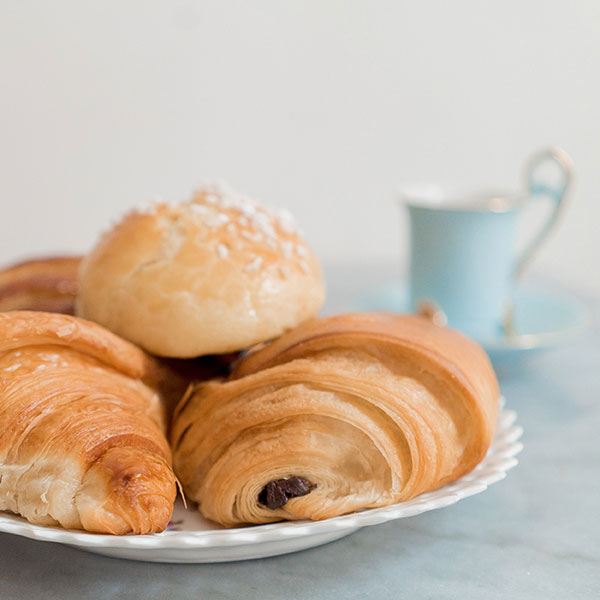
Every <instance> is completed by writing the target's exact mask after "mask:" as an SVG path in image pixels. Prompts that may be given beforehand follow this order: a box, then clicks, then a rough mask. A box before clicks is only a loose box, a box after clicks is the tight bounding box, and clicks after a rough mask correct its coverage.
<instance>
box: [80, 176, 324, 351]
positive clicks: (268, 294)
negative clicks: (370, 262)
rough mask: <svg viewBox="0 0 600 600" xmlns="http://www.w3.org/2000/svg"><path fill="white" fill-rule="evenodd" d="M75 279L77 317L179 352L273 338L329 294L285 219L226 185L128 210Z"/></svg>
mask: <svg viewBox="0 0 600 600" xmlns="http://www.w3.org/2000/svg"><path fill="white" fill-rule="evenodd" d="M79 282H80V287H81V291H80V295H79V297H78V300H77V314H78V315H79V316H82V317H85V318H89V319H91V320H93V321H96V322H98V323H100V324H102V325H104V326H105V327H108V328H109V329H111V330H112V331H115V332H116V333H118V334H119V335H122V336H123V337H125V338H127V339H130V340H132V341H133V342H135V343H136V344H139V345H140V346H142V347H143V348H145V349H146V350H148V351H150V352H152V353H153V354H157V355H159V356H168V357H178V358H190V357H196V356H202V355H207V354H224V353H229V352H235V351H238V350H242V349H244V348H247V347H248V346H250V345H252V344H255V343H257V342H260V341H264V340H267V339H271V338H273V337H276V336H278V335H280V334H281V333H282V332H284V331H286V330H287V329H290V328H291V327H294V326H296V325H298V324H299V323H301V322H303V321H305V320H307V319H309V318H311V317H312V316H314V315H315V314H316V312H317V311H318V310H319V308H320V307H321V305H322V304H323V300H324V286H323V281H322V274H321V268H320V265H319V262H318V260H317V259H316V257H315V256H314V254H313V253H312V251H311V250H310V249H309V248H308V246H307V245H306V244H305V242H304V241H303V239H302V237H301V235H300V233H299V232H298V231H297V230H296V229H295V228H294V227H293V225H292V224H291V221H290V219H289V217H288V216H287V215H276V214H275V213H273V212H271V211H268V210H266V209H265V208H263V207H261V206H260V205H259V204H257V203H256V202H254V201H252V200H250V199H248V198H245V197H243V196H241V195H239V194H237V193H235V192H233V191H231V190H229V189H228V188H223V187H222V186H207V187H205V188H204V189H202V190H199V191H198V192H197V193H196V195H195V196H194V197H193V198H192V199H191V200H190V201H189V202H184V203H182V204H179V205H176V206H172V205H169V204H159V205H156V206H155V207H153V208H152V209H150V210H148V211H145V212H132V213H130V214H129V215H127V216H125V217H124V218H123V219H122V220H121V221H120V223H118V224H117V225H116V226H115V227H114V228H113V229H112V230H111V231H109V232H108V233H106V234H105V235H104V236H103V237H102V239H101V240H100V241H99V242H98V244H97V245H96V247H95V248H94V249H93V250H92V251H91V252H90V253H89V255H88V256H86V258H85V259H84V261H83V263H82V266H81V269H80V274H79Z"/></svg>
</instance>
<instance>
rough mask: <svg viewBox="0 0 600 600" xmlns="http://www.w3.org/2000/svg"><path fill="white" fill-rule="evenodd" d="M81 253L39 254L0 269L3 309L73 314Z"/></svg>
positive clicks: (1, 305) (0, 294)
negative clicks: (74, 254) (77, 254)
mask: <svg viewBox="0 0 600 600" xmlns="http://www.w3.org/2000/svg"><path fill="white" fill-rule="evenodd" d="M80 261H81V257H79V256H52V257H47V258H36V259H33V260H28V261H25V262H22V263H19V264H16V265H12V266H10V267H7V268H5V269H3V270H2V271H0V311H7V310H41V311H47V312H58V313H64V314H70V315H72V314H74V312H75V296H76V295H77V289H78V284H77V269H78V268H79V263H80Z"/></svg>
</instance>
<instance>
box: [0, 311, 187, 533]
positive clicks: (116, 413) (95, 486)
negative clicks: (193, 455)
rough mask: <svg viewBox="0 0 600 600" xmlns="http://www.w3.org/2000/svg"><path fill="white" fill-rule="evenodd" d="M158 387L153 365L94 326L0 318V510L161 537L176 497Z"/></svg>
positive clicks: (37, 316)
mask: <svg viewBox="0 0 600 600" xmlns="http://www.w3.org/2000/svg"><path fill="white" fill-rule="evenodd" d="M168 385H169V386H172V385H173V384H172V382H169V383H168ZM165 389H166V384H165V381H164V373H163V370H162V367H161V366H160V365H158V363H156V361H154V360H153V359H152V358H151V357H149V356H148V355H147V354H145V353H144V352H143V351H142V350H140V349H139V348H137V347H135V346H134V345H132V344H130V343H129V342H127V341H125V340H122V339H120V338H118V337H117V336H116V335H114V334H112V333H111V332H109V331H107V330H106V329H104V328H103V327H100V326H99V325H96V324H94V323H90V322H88V321H84V320H82V319H78V318H76V317H70V316H66V315H60V314H50V313H45V312H28V311H15V312H4V313H0V510H8V511H12V512H14V513H18V514H20V515H22V516H23V517H25V518H26V519H27V520H28V521H30V522H32V523H36V524H41V525H61V526H62V527H66V528H70V529H85V530H88V531H93V532H99V533H113V534H125V533H152V532H158V531H162V530H163V529H164V528H165V527H166V525H167V523H168V522H169V518H170V516H171V513H172V510H173V502H174V499H175V494H176V486H175V476H174V474H173V471H172V469H171V452H170V449H169V445H168V442H167V439H166V437H165V430H166V424H165V421H166V415H165V404H164V400H165V398H164V394H165V392H164V390H165Z"/></svg>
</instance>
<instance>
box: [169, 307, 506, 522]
mask: <svg viewBox="0 0 600 600" xmlns="http://www.w3.org/2000/svg"><path fill="white" fill-rule="evenodd" d="M497 402H498V384H497V381H496V377H495V374H494V371H493V369H492V367H491V365H490V362H489V360H488V359H487V357H486V355H485V353H484V352H483V350H481V348H479V347H478V346H477V345H476V344H475V343H474V342H472V341H470V340H468V339H467V338H465V337H464V336H462V335H460V334H458V333H457V332H454V331H452V330H449V329H445V328H440V327H437V326H435V325H432V324H431V323H429V322H428V321H426V320H425V319H422V318H419V317H413V316H398V315H386V314H377V313H373V314H351V315H341V316H337V317H329V318H325V319H317V320H314V321H311V322H309V323H306V324H304V325H302V326H300V327H299V328H297V329H295V330H293V331H290V332H288V333H287V334H285V335H284V336H282V337H281V338H280V339H278V340H276V341H275V342H273V343H272V344H270V345H268V346H266V347H262V348H261V349H258V350H257V351H256V352H254V353H251V354H250V355H248V356H247V357H246V358H245V359H244V360H242V362H241V363H240V364H239V365H238V367H237V368H236V370H235V371H234V373H233V374H232V376H231V377H230V379H229V380H227V381H224V382H221V381H214V382H209V383H205V384H202V385H199V386H197V387H195V388H193V389H192V390H190V392H189V393H188V394H187V396H186V397H185V398H184V399H183V400H182V401H181V403H180V404H179V406H178V408H177V411H176V414H175V418H174V426H173V431H172V444H173V452H174V464H175V469H176V472H177V473H178V476H179V477H180V479H181V481H182V483H183V485H184V489H185V490H186V494H187V495H188V497H189V498H191V499H192V500H195V501H197V502H198V503H199V507H200V510H201V511H202V512H203V514H204V515H205V516H207V517H209V518H211V519H214V520H216V521H218V522H220V523H222V524H224V525H228V526H231V525H235V524H239V523H243V522H252V523H262V522H269V521H276V520H280V519H302V518H311V519H322V518H327V517H331V516H335V515H337V514H342V513H345V512H349V511H353V510H357V509H360V508H365V507H374V506H382V505H386V504H390V503H393V502H398V501H401V500H406V499H409V498H412V497H414V496H416V495H418V494H421V493H423V492H425V491H428V490H432V489H435V488H437V487H439V486H441V485H443V484H444V483H446V482H448V481H452V480H455V479H456V478H458V477H460V476H461V475H463V474H464V473H466V472H468V471H470V470H471V469H472V468H473V467H474V466H475V465H476V464H477V463H478V462H479V461H480V460H481V459H482V458H483V456H484V454H485V452H486V450H487V448H488V447H489V445H490V443H491V439H492V436H493V432H494V427H495V422H496V416H497ZM291 476H297V477H301V478H304V479H306V480H308V481H310V482H311V483H313V484H316V486H317V487H316V488H315V489H313V490H312V491H311V492H310V493H308V494H306V495H304V496H302V497H297V498H293V499H291V500H289V502H287V504H285V505H284V506H282V507H279V508H276V509H269V508H266V507H265V506H262V505H261V504H260V502H259V501H258V497H259V494H260V492H261V490H262V489H263V487H264V486H265V485H267V484H268V483H269V482H271V481H277V480H279V479H281V478H286V477H291Z"/></svg>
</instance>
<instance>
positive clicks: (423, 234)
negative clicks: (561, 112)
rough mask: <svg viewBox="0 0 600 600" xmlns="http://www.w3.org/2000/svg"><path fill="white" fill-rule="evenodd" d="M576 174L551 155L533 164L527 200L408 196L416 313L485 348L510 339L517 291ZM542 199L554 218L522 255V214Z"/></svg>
mask: <svg viewBox="0 0 600 600" xmlns="http://www.w3.org/2000/svg"><path fill="white" fill-rule="evenodd" d="M552 167H553V168H554V171H555V173H554V176H555V177H554V181H553V182H552V183H549V182H547V181H545V178H544V173H547V170H548V168H552ZM572 170H573V169H572V163H571V159H570V158H569V156H568V155H567V154H566V153H565V152H564V151H563V150H560V149H558V148H550V149H548V150H544V151H543V152H540V153H539V154H537V155H536V156H534V157H533V158H532V159H531V160H530V161H529V163H528V166H527V170H526V175H527V191H525V192H523V193H516V194H505V193H500V194H499V193H480V194H468V195H451V194H447V193H444V192H443V190H441V189H440V188H439V187H437V186H431V185H428V186H412V187H407V188H404V189H403V190H402V201H403V203H404V204H405V205H406V206H407V207H408V212H409V215H410V230H411V248H410V301H411V305H412V307H413V310H415V312H420V313H423V314H428V315H429V316H430V317H431V318H433V319H434V320H435V321H436V322H438V323H444V324H445V323H447V324H448V325H450V326H451V327H454V328H456V329H459V330H461V331H463V332H465V333H467V334H468V335H470V336H472V337H474V338H476V339H479V340H481V339H487V338H492V337H497V336H499V335H507V334H510V333H511V323H512V320H511V319H512V317H511V315H512V309H511V306H512V303H511V297H512V293H513V289H514V286H515V283H516V281H517V279H518V278H519V276H520V275H521V274H522V272H523V271H524V269H525V268H526V267H527V266H528V265H529V263H530V261H531V259H532V257H533V256H534V254H535V253H536V251H537V249H538V248H539V246H540V244H541V243H542V242H543V241H544V240H545V239H546V237H547V235H548V234H549V233H550V231H551V229H552V228H553V226H554V224H555V223H556V220H557V217H558V215H559V212H560V209H561V206H562V204H563V200H564V197H565V192H566V190H567V188H568V186H569V183H570V181H571V177H572ZM540 195H543V196H546V197H548V198H549V199H550V200H551V201H552V203H553V210H552V212H551V214H550V216H549V217H548V219H547V220H546V222H545V223H544V225H543V227H542V228H541V230H540V231H539V233H537V235H535V237H534V238H533V239H532V240H530V241H529V243H528V244H527V245H526V246H525V249H524V250H522V251H521V252H517V250H516V247H515V241H516V233H517V223H518V221H519V217H520V214H521V212H522V209H523V207H524V206H525V205H526V204H527V203H528V202H529V201H530V200H531V199H532V198H534V197H537V196H540Z"/></svg>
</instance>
